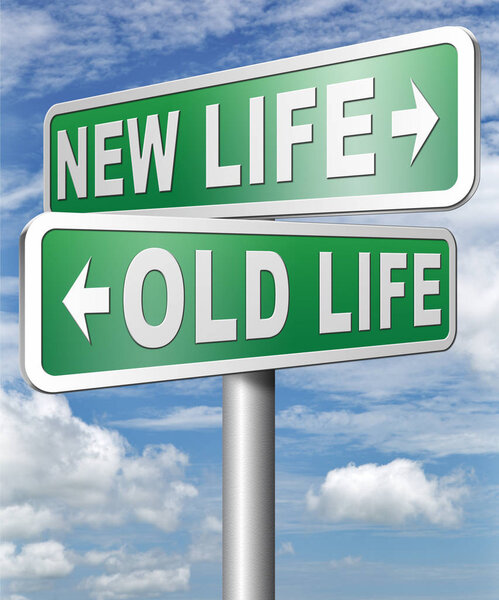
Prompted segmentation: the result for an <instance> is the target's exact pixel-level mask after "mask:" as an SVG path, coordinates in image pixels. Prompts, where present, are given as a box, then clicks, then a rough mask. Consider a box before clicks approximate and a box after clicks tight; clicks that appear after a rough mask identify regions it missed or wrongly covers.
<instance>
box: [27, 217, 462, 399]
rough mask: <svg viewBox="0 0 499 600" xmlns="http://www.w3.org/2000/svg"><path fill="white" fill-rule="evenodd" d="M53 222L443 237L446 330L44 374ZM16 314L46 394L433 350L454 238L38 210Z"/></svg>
mask: <svg viewBox="0 0 499 600" xmlns="http://www.w3.org/2000/svg"><path fill="white" fill-rule="evenodd" d="M53 229H75V230H83V229H85V230H92V229H93V230H103V231H107V230H108V231H116V230H119V231H161V232H168V231H172V232H183V233H202V232H203V233H222V234H223V233H231V234H237V233H240V234H253V235H265V234H267V235H301V236H304V235H305V236H341V237H372V238H376V237H378V238H379V237H385V238H414V239H443V240H445V241H446V242H447V243H448V244H449V257H450V264H449V334H448V335H447V337H446V338H444V339H440V340H429V341H424V342H405V343H400V344H391V345H383V346H370V347H361V348H349V349H335V350H322V351H315V352H303V353H295V354H280V355H274V356H265V357H250V358H236V359H225V360H219V361H210V362H199V363H188V364H183V365H169V366H155V367H142V368H134V369H123V370H115V371H103V372H98V373H95V372H90V373H80V374H71V375H56V376H54V375H50V374H48V373H47V372H46V371H45V370H44V369H43V366H42V306H41V305H42V298H41V293H42V289H41V286H42V272H41V271H42V269H41V258H42V257H41V243H42V240H43V237H44V236H45V234H46V233H47V232H49V231H51V230H53ZM19 319H20V344H19V351H20V366H21V372H22V374H23V376H24V378H25V380H26V381H27V382H28V383H29V384H30V385H31V386H32V387H34V388H35V389H37V390H39V391H42V392H48V393H60V392H69V391H78V390H86V389H94V388H105V387H115V386H122V385H132V384H140V383H154V382H159V381H171V380H176V379H189V378H197V377H207V376H214V375H225V374H228V373H241V372H248V371H259V370H266V369H283V368H294V367H300V366H311V365H318V364H326V363H335V362H345V361H350V360H361V359H371V358H381V357H389V356H401V355H408V354H419V353H422V352H438V351H442V350H447V349H448V348H450V346H451V345H452V344H453V342H454V339H455V336H456V243H455V240H454V237H453V235H452V234H451V232H450V231H448V230H447V229H444V228H427V227H398V226H397V227H394V226H374V225H344V224H329V223H296V222H295V223H293V222H291V223H289V222H272V221H254V220H248V221H243V220H241V221H239V220H238V221H234V220H225V219H224V220H218V219H194V218H188V219H185V218H180V217H177V218H158V217H146V216H136V215H119V216H116V215H103V214H95V213H88V214H83V215H81V214H76V213H43V214H41V215H39V216H38V217H35V219H33V220H32V221H31V222H30V223H28V225H27V226H26V227H25V228H24V230H23V232H22V234H21V238H20V317H19Z"/></svg>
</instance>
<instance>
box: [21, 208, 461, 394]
mask: <svg viewBox="0 0 499 600" xmlns="http://www.w3.org/2000/svg"><path fill="white" fill-rule="evenodd" d="M455 253H456V251H455V243H454V239H453V237H452V235H451V234H450V233H449V232H448V231H447V230H445V229H426V228H408V227H374V226H364V225H355V226H354V225H330V224H316V223H284V222H272V221H264V222H258V221H252V220H241V221H232V220H218V219H190V218H189V219H183V218H178V217H177V218H166V217H158V216H153V217H147V216H136V215H75V214H53V213H44V214H43V215H40V216H39V217H37V218H35V219H34V220H33V221H32V222H31V223H30V224H29V225H28V226H27V227H26V229H25V231H24V232H23V235H22V237H21V363H22V369H23V372H24V374H25V377H26V379H27V380H28V381H29V382H30V383H31V384H32V385H33V386H35V387H36V388H38V389H40V390H43V391H46V392H62V391H69V390H76V389H87V388H96V387H106V386H115V385H125V384H132V383H146V382H153V381H162V380H171V379H182V378H188V377H201V376H207V375H219V374H226V373H237V372H244V371H257V370H262V369H276V368H283V367H295V366H301V365H312V364H320V363H330V362H338V361H345V360H356V359H362V358H376V357H381V356H394V355H399V354H412V353H419V352H431V351H437V350H445V349H447V348H448V347H449V346H450V345H451V344H452V342H453V340H454V336H455V329H456V324H455V320H456V273H455V269H456V256H455Z"/></svg>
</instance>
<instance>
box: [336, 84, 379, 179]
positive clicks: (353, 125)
mask: <svg viewBox="0 0 499 600" xmlns="http://www.w3.org/2000/svg"><path fill="white" fill-rule="evenodd" d="M366 98H374V77H368V78H366V79H357V80H355V81H344V82H342V83H332V84H330V85H328V86H327V125H326V127H327V177H328V178H332V177H352V176H355V175H374V173H375V154H374V153H370V154H351V155H347V156H345V154H344V152H345V148H344V141H345V138H346V137H348V136H353V135H365V134H369V133H372V115H371V114H367V115H356V116H353V117H345V116H344V104H345V102H350V101H352V100H364V99H366Z"/></svg>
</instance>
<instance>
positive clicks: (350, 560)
mask: <svg viewBox="0 0 499 600" xmlns="http://www.w3.org/2000/svg"><path fill="white" fill-rule="evenodd" d="M361 562H362V557H361V556H350V555H349V556H344V557H343V558H339V559H333V560H332V561H331V562H330V563H329V565H330V567H331V568H332V569H344V568H349V567H356V566H357V565H359V564H360V563H361Z"/></svg>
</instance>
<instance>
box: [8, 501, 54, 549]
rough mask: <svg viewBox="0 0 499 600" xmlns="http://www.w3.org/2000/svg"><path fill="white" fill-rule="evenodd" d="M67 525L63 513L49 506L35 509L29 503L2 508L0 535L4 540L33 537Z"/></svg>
mask: <svg viewBox="0 0 499 600" xmlns="http://www.w3.org/2000/svg"><path fill="white" fill-rule="evenodd" d="M65 527H66V525H65V522H64V519H63V517H62V515H60V514H56V513H54V512H52V511H51V510H50V509H48V508H44V507H43V508H39V509H35V508H33V506H31V504H28V503H25V504H20V505H15V504H14V505H10V506H6V507H4V508H0V536H1V538H2V539H3V540H14V539H26V538H33V537H37V536H39V535H40V534H41V533H42V532H44V531H47V530H55V529H65Z"/></svg>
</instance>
